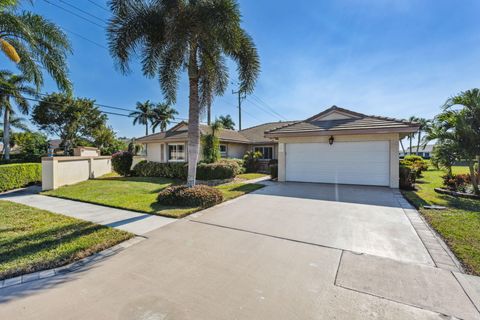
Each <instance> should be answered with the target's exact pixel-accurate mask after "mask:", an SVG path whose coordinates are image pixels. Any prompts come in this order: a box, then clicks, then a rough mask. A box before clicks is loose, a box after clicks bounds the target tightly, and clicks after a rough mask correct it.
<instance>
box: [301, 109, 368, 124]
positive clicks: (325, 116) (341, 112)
mask: <svg viewBox="0 0 480 320" xmlns="http://www.w3.org/2000/svg"><path fill="white" fill-rule="evenodd" d="M359 117H360V115H359V114H358V113H356V112H353V111H350V110H347V109H342V108H339V107H337V106H332V107H331V108H328V109H327V110H325V111H322V112H320V113H319V114H316V115H314V116H313V117H310V118H309V119H307V120H306V121H321V120H342V119H352V118H359Z"/></svg>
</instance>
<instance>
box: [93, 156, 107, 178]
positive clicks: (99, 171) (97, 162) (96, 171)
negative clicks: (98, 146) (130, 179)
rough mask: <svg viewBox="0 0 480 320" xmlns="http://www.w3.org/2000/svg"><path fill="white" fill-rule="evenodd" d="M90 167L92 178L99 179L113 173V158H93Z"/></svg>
mask: <svg viewBox="0 0 480 320" xmlns="http://www.w3.org/2000/svg"><path fill="white" fill-rule="evenodd" d="M90 165H91V168H90V178H98V177H101V176H103V175H105V174H107V173H110V172H112V159H111V158H104V157H102V158H92V159H91V163H90Z"/></svg>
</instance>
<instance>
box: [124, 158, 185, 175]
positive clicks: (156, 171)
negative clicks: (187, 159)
mask: <svg viewBox="0 0 480 320" xmlns="http://www.w3.org/2000/svg"><path fill="white" fill-rule="evenodd" d="M133 175H135V176H138V177H162V178H170V179H180V180H186V179H187V165H186V164H185V163H183V162H168V163H159V162H151V161H146V160H143V161H140V162H139V163H137V164H136V165H135V167H134V168H133Z"/></svg>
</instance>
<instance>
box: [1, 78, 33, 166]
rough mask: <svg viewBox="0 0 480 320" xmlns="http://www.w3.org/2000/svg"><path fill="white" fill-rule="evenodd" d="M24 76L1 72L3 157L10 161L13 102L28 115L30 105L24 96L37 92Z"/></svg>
mask: <svg viewBox="0 0 480 320" xmlns="http://www.w3.org/2000/svg"><path fill="white" fill-rule="evenodd" d="M28 83H29V81H28V79H27V78H26V77H24V76H19V75H15V74H12V73H11V72H10V71H5V70H1V71H0V112H2V113H3V149H4V150H3V156H4V158H5V160H9V159H10V115H11V114H12V113H13V111H14V110H13V104H12V100H13V102H15V104H16V105H17V107H18V109H19V110H20V112H22V113H23V114H28V111H29V109H30V104H29V103H28V100H27V99H25V97H24V94H28V95H35V93H36V90H35V89H34V88H32V87H30V86H28Z"/></svg>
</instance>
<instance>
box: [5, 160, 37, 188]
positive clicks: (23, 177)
mask: <svg viewBox="0 0 480 320" xmlns="http://www.w3.org/2000/svg"><path fill="white" fill-rule="evenodd" d="M40 181H42V165H41V164H40V163H16V164H5V165H1V166H0V192H3V191H7V190H12V189H16V188H21V187H25V186H27V185H29V184H32V183H36V182H40Z"/></svg>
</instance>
